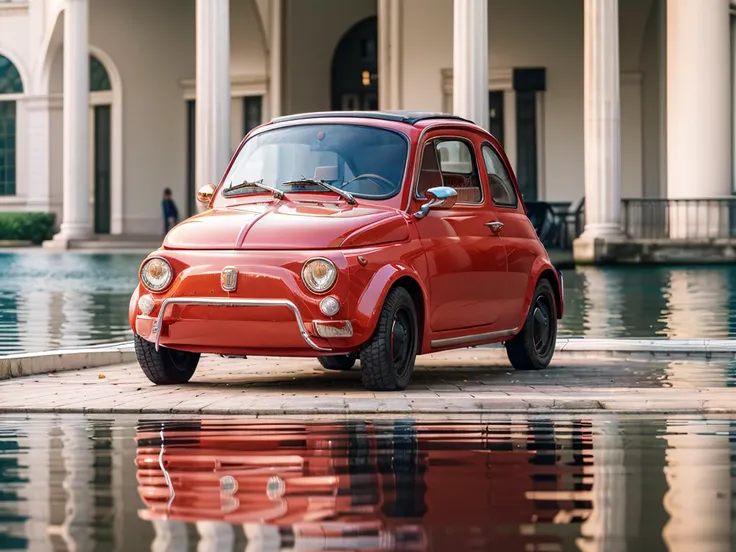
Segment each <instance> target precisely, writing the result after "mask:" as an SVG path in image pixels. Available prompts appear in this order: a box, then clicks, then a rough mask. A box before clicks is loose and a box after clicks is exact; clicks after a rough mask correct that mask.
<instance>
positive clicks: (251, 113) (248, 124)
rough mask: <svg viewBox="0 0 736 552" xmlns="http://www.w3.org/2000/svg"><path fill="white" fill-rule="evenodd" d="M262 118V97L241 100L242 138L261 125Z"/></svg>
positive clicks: (246, 97)
mask: <svg viewBox="0 0 736 552" xmlns="http://www.w3.org/2000/svg"><path fill="white" fill-rule="evenodd" d="M262 118H263V97H262V96H245V97H244V98H243V136H245V135H246V134H248V133H249V132H250V131H251V130H253V129H254V128H256V127H257V126H258V125H260V124H261V119H262Z"/></svg>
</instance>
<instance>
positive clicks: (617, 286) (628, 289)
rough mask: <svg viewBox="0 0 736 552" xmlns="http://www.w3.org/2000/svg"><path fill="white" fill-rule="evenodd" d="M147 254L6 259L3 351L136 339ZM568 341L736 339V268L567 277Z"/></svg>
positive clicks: (2, 258) (40, 254)
mask: <svg viewBox="0 0 736 552" xmlns="http://www.w3.org/2000/svg"><path fill="white" fill-rule="evenodd" d="M142 259H143V256H142V255H131V254H119V253H116V254H109V255H107V254H87V253H50V252H46V251H33V250H31V251H24V252H18V253H16V252H12V253H7V252H6V253H0V355H4V354H13V353H19V352H36V351H44V350H49V349H55V348H59V347H77V346H84V345H94V344H98V343H104V342H109V341H126V340H129V339H131V338H132V334H131V331H130V328H129V327H128V323H127V310H128V301H129V299H130V294H131V293H132V291H133V288H134V287H135V285H136V274H137V271H138V267H139V266H140V262H141V260H142ZM565 300H566V306H567V312H566V315H565V319H564V320H563V322H562V325H561V328H560V335H561V336H581V335H584V336H590V337H674V338H709V337H710V338H725V337H734V336H735V335H736V266H724V267H713V268H649V267H646V268H644V267H635V268H606V269H598V268H581V269H577V270H567V271H565Z"/></svg>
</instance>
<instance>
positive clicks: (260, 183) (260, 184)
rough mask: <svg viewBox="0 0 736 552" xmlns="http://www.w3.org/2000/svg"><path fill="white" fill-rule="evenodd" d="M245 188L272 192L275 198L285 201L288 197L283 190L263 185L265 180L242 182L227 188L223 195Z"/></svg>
mask: <svg viewBox="0 0 736 552" xmlns="http://www.w3.org/2000/svg"><path fill="white" fill-rule="evenodd" d="M243 188H261V189H263V190H268V191H269V192H271V193H272V194H273V195H274V197H276V198H277V199H284V198H285V197H286V195H285V194H284V192H283V191H282V190H279V189H278V188H273V187H271V186H267V185H266V184H263V179H261V180H256V181H255V182H248V181H246V182H241V183H240V184H235V185H234V186H230V187H229V188H226V189H225V190H224V191H223V192H222V193H223V194H224V195H228V192H231V191H234V190H242V189H243Z"/></svg>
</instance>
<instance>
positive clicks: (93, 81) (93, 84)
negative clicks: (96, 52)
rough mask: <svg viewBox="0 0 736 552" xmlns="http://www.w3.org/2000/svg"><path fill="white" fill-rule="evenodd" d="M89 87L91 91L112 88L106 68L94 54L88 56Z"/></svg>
mask: <svg viewBox="0 0 736 552" xmlns="http://www.w3.org/2000/svg"><path fill="white" fill-rule="evenodd" d="M89 89H90V91H91V92H100V91H102V90H112V85H111V84H110V75H108V74H107V69H105V66H104V65H102V63H100V61H99V60H98V59H97V58H96V57H94V56H89Z"/></svg>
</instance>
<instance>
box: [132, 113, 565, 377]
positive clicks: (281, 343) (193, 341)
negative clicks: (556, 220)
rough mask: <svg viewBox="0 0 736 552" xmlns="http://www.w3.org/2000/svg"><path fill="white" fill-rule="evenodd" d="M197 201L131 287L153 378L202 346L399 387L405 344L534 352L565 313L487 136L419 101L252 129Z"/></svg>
mask: <svg viewBox="0 0 736 552" xmlns="http://www.w3.org/2000/svg"><path fill="white" fill-rule="evenodd" d="M198 200H199V201H200V202H201V203H202V204H203V205H204V207H203V212H201V213H199V214H197V215H195V216H193V217H190V218H188V219H186V220H184V221H183V222H181V223H179V224H178V225H177V226H175V227H174V228H172V229H171V230H170V231H169V233H168V234H167V235H166V237H165V239H164V241H163V243H162V245H161V247H160V248H159V249H158V250H157V251H155V252H153V253H152V254H151V255H149V256H148V257H147V258H146V259H145V260H144V261H143V263H142V264H141V267H140V273H139V276H140V282H139V285H138V286H137V288H136V289H135V291H134V292H133V295H132V297H131V300H130V311H129V318H130V326H131V328H132V329H133V332H134V341H135V350H136V354H137V358H138V362H139V364H140V366H141V368H142V370H143V372H144V373H145V374H146V376H148V378H149V379H150V380H151V381H153V382H154V383H157V384H181V383H185V382H187V381H189V379H190V378H191V377H192V376H193V374H194V372H195V370H196V368H197V364H198V363H199V359H200V355H201V354H219V355H223V356H236V357H238V356H249V355H270V356H292V357H317V358H318V360H319V362H320V363H321V364H322V366H323V367H324V368H326V369H328V370H350V369H352V368H353V367H354V366H355V364H356V361H358V360H359V368H360V372H361V375H362V381H363V384H364V386H365V387H366V388H367V389H370V390H376V391H390V390H400V389H404V388H406V386H407V385H408V383H409V380H410V378H411V375H412V371H413V369H414V363H415V358H416V356H417V355H419V354H427V353H433V352H438V351H442V350H448V349H456V348H461V347H469V346H477V345H483V344H488V343H494V342H504V343H505V348H506V351H507V354H508V358H509V360H510V362H511V364H512V365H513V367H514V368H516V369H517V370H539V369H542V368H545V367H547V366H548V365H549V363H550V361H551V359H552V355H553V353H554V349H555V342H556V337H557V321H558V320H559V319H560V318H561V317H562V314H563V290H562V275H561V274H560V272H559V271H558V270H556V269H555V267H554V266H553V265H552V263H551V262H550V259H549V256H548V255H547V252H546V251H545V248H544V246H543V245H542V243H541V242H540V241H539V238H538V237H537V234H536V232H535V230H534V227H533V226H532V224H531V222H530V220H529V218H528V216H527V213H526V209H525V207H524V202H523V200H522V198H521V196H520V193H519V189H518V184H517V182H516V178H515V176H514V173H513V171H512V169H511V167H510V165H509V162H508V159H507V157H506V155H505V153H504V151H503V149H502V148H501V145H500V144H499V143H498V141H497V140H496V139H495V138H494V137H493V136H492V135H491V134H489V133H488V132H487V131H485V130H484V129H482V128H480V127H479V126H477V125H475V124H473V123H472V122H470V121H467V120H465V119H462V118H460V117H455V116H451V115H444V114H437V113H416V112H327V113H307V114H300V115H291V116H285V117H280V118H276V119H274V120H272V121H271V122H269V123H267V124H264V125H261V126H260V127H258V128H256V129H254V130H252V131H251V132H250V133H249V134H248V135H247V136H246V137H245V139H244V140H243V142H242V143H241V144H240V146H239V147H238V149H237V151H236V152H235V154H234V155H233V158H232V160H231V161H230V164H229V165H228V167H227V169H226V170H225V174H224V176H223V178H222V180H221V181H220V183H219V185H218V186H217V187H215V186H213V185H208V186H204V187H203V188H202V189H200V190H199V191H198Z"/></svg>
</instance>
